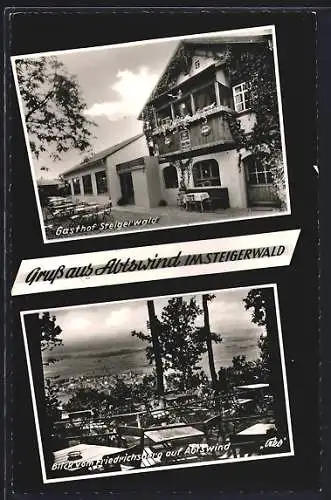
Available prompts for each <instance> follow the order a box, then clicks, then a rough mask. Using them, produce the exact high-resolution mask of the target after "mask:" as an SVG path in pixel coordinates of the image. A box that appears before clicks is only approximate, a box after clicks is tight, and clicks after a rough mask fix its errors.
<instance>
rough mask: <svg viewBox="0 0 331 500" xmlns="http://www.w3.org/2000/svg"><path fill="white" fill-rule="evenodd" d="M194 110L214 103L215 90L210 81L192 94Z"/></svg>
mask: <svg viewBox="0 0 331 500" xmlns="http://www.w3.org/2000/svg"><path fill="white" fill-rule="evenodd" d="M193 98H194V105H195V111H199V110H201V109H203V108H206V107H207V106H210V105H211V104H213V103H215V104H216V92H215V84H214V82H213V83H210V84H209V85H207V86H206V87H203V88H202V89H200V90H197V91H196V92H194V94H193Z"/></svg>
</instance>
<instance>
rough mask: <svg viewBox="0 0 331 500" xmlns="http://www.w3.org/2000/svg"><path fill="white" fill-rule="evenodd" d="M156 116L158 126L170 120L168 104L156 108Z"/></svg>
mask: <svg viewBox="0 0 331 500" xmlns="http://www.w3.org/2000/svg"><path fill="white" fill-rule="evenodd" d="M156 116H157V122H158V125H159V126H160V125H167V124H168V123H169V122H170V121H171V120H172V116H171V109H170V106H167V107H165V108H162V109H159V110H157V112H156Z"/></svg>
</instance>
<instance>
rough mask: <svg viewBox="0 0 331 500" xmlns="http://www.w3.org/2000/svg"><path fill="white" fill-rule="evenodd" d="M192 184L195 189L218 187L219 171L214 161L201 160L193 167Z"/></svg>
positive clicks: (219, 181)
mask: <svg viewBox="0 0 331 500" xmlns="http://www.w3.org/2000/svg"><path fill="white" fill-rule="evenodd" d="M192 172H193V182H194V186H195V187H203V186H220V185H221V180H220V171H219V168H218V163H217V161H216V160H214V159H211V160H202V161H198V162H197V163H195V164H194V165H193V169H192Z"/></svg>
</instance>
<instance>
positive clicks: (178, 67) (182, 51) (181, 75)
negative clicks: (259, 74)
mask: <svg viewBox="0 0 331 500" xmlns="http://www.w3.org/2000/svg"><path fill="white" fill-rule="evenodd" d="M228 52H229V51H228V45H227V44H225V43H219V42H218V43H210V41H209V43H206V42H201V41H199V42H187V41H186V42H181V43H180V44H179V45H178V47H177V49H176V51H175V53H174V54H173V56H172V57H171V59H170V61H169V63H168V64H167V66H166V68H165V70H164V72H163V73H162V75H161V77H160V79H159V81H158V83H157V84H156V86H155V87H154V90H153V92H152V93H151V95H150V97H149V99H148V101H147V103H146V105H148V104H149V103H151V102H152V101H154V100H155V99H157V98H158V97H160V96H162V95H164V94H165V93H166V92H168V91H169V90H171V89H173V88H174V87H176V86H177V85H180V84H181V83H183V82H185V81H187V80H189V79H190V78H191V77H192V76H195V75H196V74H197V73H199V72H202V71H204V70H205V69H207V68H208V67H211V66H213V65H214V64H216V63H218V64H220V63H223V62H225V61H226V60H227V58H228ZM197 62H199V66H198V67H197V65H196V63H197ZM146 105H145V106H146ZM141 117H142V115H141V114H140V116H139V119H141Z"/></svg>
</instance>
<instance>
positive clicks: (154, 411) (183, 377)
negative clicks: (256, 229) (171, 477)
mask: <svg viewBox="0 0 331 500" xmlns="http://www.w3.org/2000/svg"><path fill="white" fill-rule="evenodd" d="M280 316H281V315H280V311H279V304H278V292H277V286H276V285H275V284H270V285H256V286H250V287H240V288H231V289H224V290H212V291H208V292H207V291H203V292H195V293H190V294H185V293H183V294H180V295H171V296H161V297H148V298H144V299H133V300H125V301H121V302H118V301H116V302H109V303H99V304H84V305H80V306H69V307H67V306H66V307H57V308H54V309H47V310H34V311H22V312H21V320H22V328H23V334H24V343H25V350H26V357H27V364H28V370H29V378H30V385H31V395H32V402H33V408H34V416H35V421H36V429H37V438H38V445H39V452H40V460H41V470H42V475H43V480H44V483H54V482H63V481H72V480H78V479H79V480H80V479H89V478H95V477H106V476H112V475H118V474H131V473H139V472H140V473H143V472H144V473H145V472H152V471H153V470H155V469H157V470H162V469H164V470H166V469H173V468H187V467H195V466H208V465H215V464H219V465H221V464H223V463H236V462H242V461H248V460H259V459H277V458H279V457H281V458H282V457H285V456H291V455H294V447H293V438H292V429H291V419H290V406H289V401H288V393H287V380H286V370H285V360H284V352H283V343H282V333H281V321H280Z"/></svg>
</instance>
